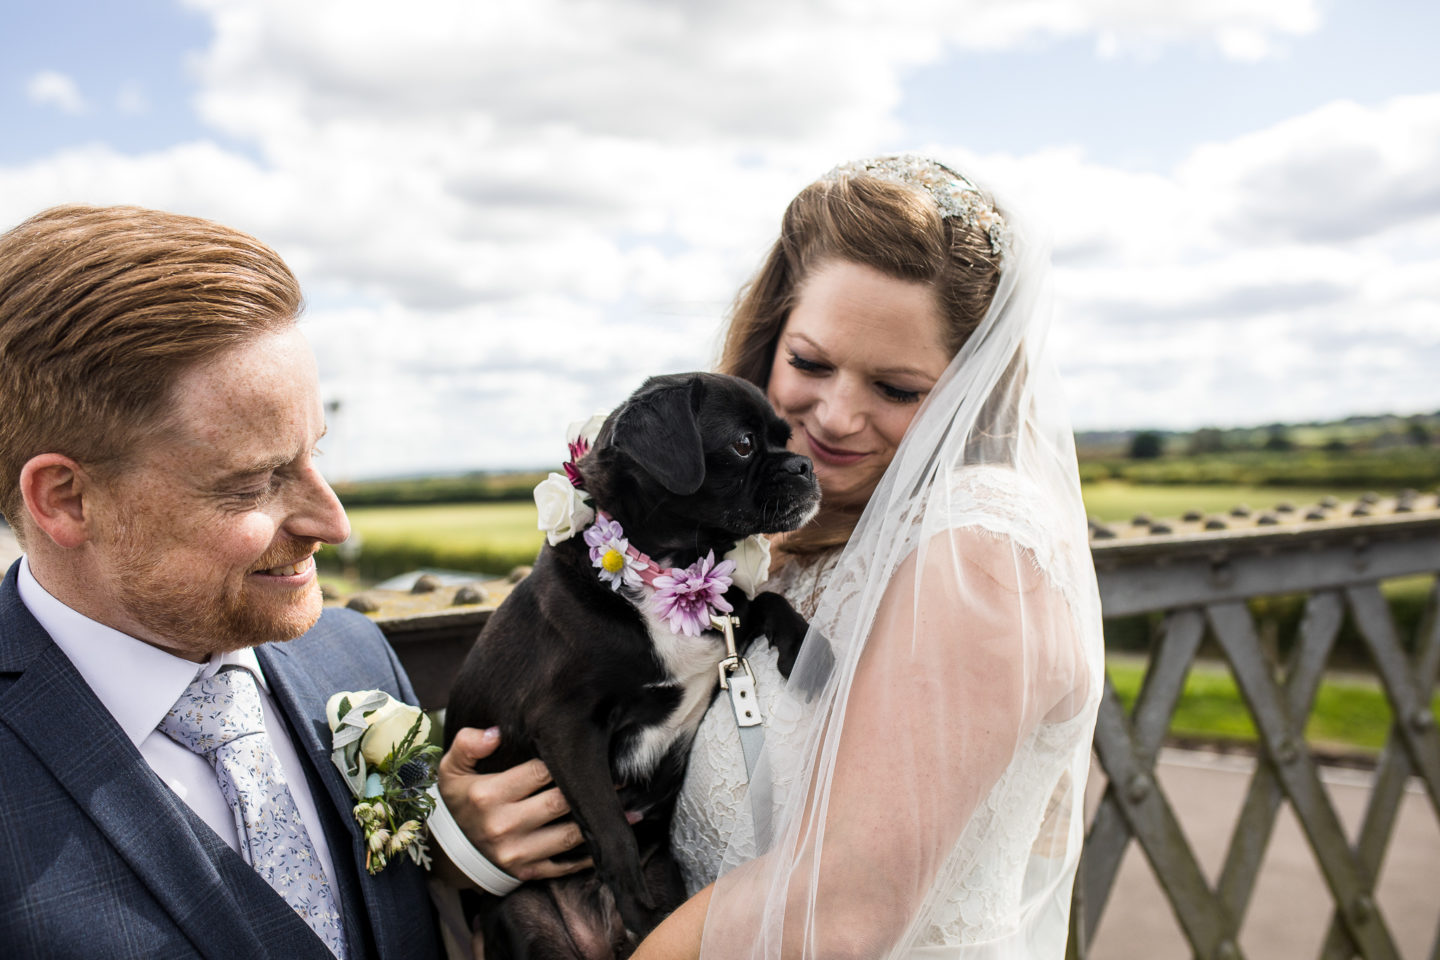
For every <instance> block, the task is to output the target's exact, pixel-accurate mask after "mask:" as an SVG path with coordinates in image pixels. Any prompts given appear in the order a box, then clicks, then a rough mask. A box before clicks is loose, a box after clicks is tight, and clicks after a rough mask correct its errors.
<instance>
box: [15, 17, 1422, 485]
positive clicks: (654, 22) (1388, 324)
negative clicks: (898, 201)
mask: <svg viewBox="0 0 1440 960" xmlns="http://www.w3.org/2000/svg"><path fill="white" fill-rule="evenodd" d="M402 6H403V8H404V9H403V13H402V12H401V7H402ZM0 12H3V15H4V16H3V22H4V23H5V29H4V31H3V33H0V122H3V127H0V129H3V131H4V135H3V136H0V229H5V228H8V227H9V226H11V225H13V224H15V223H17V222H19V221H20V220H22V219H24V218H25V217H26V216H28V215H30V214H32V213H34V212H35V211H37V210H39V209H42V208H44V207H46V206H49V205H51V204H54V203H59V202H62V201H77V200H79V201H88V202H100V203H122V202H123V203H139V204H143V205H148V206H156V207H163V208H167V209H172V210H177V211H181V212H186V213H193V214H197V215H201V216H206V217H212V218H215V219H218V220H222V221H224V222H227V223H230V224H232V225H235V226H238V227H240V228H242V229H245V230H248V231H250V232H252V233H254V234H256V235H257V236H259V237H261V238H262V239H264V240H266V241H268V242H269V243H271V244H272V245H274V246H275V247H276V248H277V249H278V250H279V251H280V252H281V253H282V254H283V255H284V256H285V257H286V258H287V259H288V260H289V261H290V263H291V264H292V266H294V267H295V269H296V271H297V272H298V274H299V275H300V278H301V281H302V283H303V284H304V286H305V289H306V291H307V296H308V301H309V308H308V311H307V314H306V320H305V329H306V330H307V331H308V333H309V335H310V337H311V339H312V342H313V343H314V344H315V347H316V351H317V353H318V355H319V358H320V365H321V378H322V381H323V383H322V386H323V390H324V393H325V395H326V397H327V398H328V399H333V400H337V401H339V402H340V404H341V406H340V410H339V412H338V413H337V414H336V416H335V417H334V422H333V440H332V441H330V447H329V451H328V452H329V455H330V457H331V459H330V461H329V470H330V472H331V474H332V476H333V477H335V478H337V479H345V478H358V477H367V476H379V475H389V474H401V473H413V472H423V471H430V470H454V469H470V468H503V467H513V466H539V465H545V464H551V463H554V462H557V461H558V460H559V459H561V458H562V455H563V453H564V442H563V441H564V436H563V432H564V425H565V423H566V422H567V421H569V420H572V419H577V418H580V417H582V416H584V415H587V414H588V413H590V412H592V411H594V410H598V409H604V408H606V407H608V406H610V405H611V404H613V403H614V402H615V401H617V400H618V399H620V398H621V397H623V396H624V395H625V394H626V393H628V392H629V391H630V390H631V389H633V388H634V387H635V386H636V385H638V383H639V382H640V381H641V380H642V379H643V378H644V377H645V376H646V375H647V374H649V373H656V372H663V371H673V370H681V369H694V368H701V367H706V366H708V365H710V364H711V363H712V361H713V359H714V355H715V352H716V346H717V335H718V331H719V329H720V324H721V320H722V318H723V316H724V314H725V311H726V308H727V306H728V305H729V303H730V301H731V299H732V297H733V295H734V292H735V290H736V288H737V287H738V286H739V285H740V284H741V283H743V282H744V280H745V279H746V277H747V276H748V275H749V274H750V273H751V271H752V270H753V269H754V268H755V266H756V265H757V264H758V262H759V260H760V258H761V256H762V254H763V252H764V250H765V249H766V247H767V246H768V245H769V243H770V242H771V240H772V239H773V233H774V230H775V229H776V226H777V223H778V218H779V214H780V211H781V210H782V209H783V208H784V205H785V203H786V202H787V201H788V199H789V198H790V196H791V195H793V194H794V192H795V191H796V190H797V189H798V188H800V187H801V186H803V185H804V184H805V183H807V182H808V181H810V180H812V179H814V178H815V177H816V176H818V175H819V174H821V173H823V172H824V171H825V170H826V169H828V168H829V167H830V166H832V165H833V164H834V163H835V162H837V161H838V160H841V159H846V158H851V157H856V156H863V155H868V154H874V153H879V152H893V151H897V150H907V149H913V150H919V151H922V152H927V153H931V154H934V155H936V156H938V157H940V158H943V159H946V160H948V161H949V162H951V163H952V164H954V165H957V166H959V167H961V168H962V169H965V170H967V171H972V172H974V173H975V174H976V175H977V179H982V180H984V181H986V182H988V183H990V184H992V185H994V186H995V187H996V188H997V190H998V191H999V192H1000V193H1001V195H1002V196H1003V197H1005V198H1007V199H1008V200H1009V201H1010V202H1011V204H1012V205H1014V206H1016V207H1019V208H1023V209H1024V210H1025V211H1026V212H1027V213H1028V214H1029V219H1031V220H1038V221H1041V222H1043V223H1044V224H1045V225H1046V227H1047V228H1048V231H1049V233H1050V235H1051V237H1052V242H1053V245H1054V250H1055V259H1056V266H1057V272H1056V287H1057V305H1056V310H1057V314H1056V325H1055V335H1056V336H1057V337H1058V338H1060V339H1061V341H1062V346H1063V348H1064V356H1065V372H1066V374H1067V382H1068V389H1069V392H1070V395H1071V400H1072V404H1073V410H1074V419H1075V423H1076V426H1077V428H1081V429H1101V428H1119V427H1140V426H1162V427H1194V426H1201V425H1207V424H1216V425H1244V424H1258V423H1266V422H1270V421H1275V420H1287V421H1295V420H1309V419H1321V418H1331V417H1338V416H1345V415H1349V414H1353V413H1376V412H1398V413H1413V412H1420V411H1434V410H1437V409H1440V67H1437V66H1436V63H1437V58H1436V56H1435V48H1436V45H1437V42H1440V4H1436V3H1434V2H1433V0H1363V2H1362V0H1267V2H1265V3H1255V2H1252V0H1165V2H1161V0H887V2H878V0H786V2H776V0H703V2H702V0H484V2H474V0H421V2H414V3H410V4H405V5H400V4H395V3H391V2H387V3H372V2H368V0H304V2H297V0H183V2H182V0H129V2H127V3H125V4H115V3H109V2H104V0H89V2H79V0H46V2H44V3H41V2H29V0H0Z"/></svg>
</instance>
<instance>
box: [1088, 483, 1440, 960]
mask: <svg viewBox="0 0 1440 960" xmlns="http://www.w3.org/2000/svg"><path fill="white" fill-rule="evenodd" d="M1361 512H1366V511H1364V510H1362V511H1361ZM1094 556H1095V561H1096V568H1097V572H1098V574H1099V580H1100V594H1101V602H1102V607H1103V610H1104V614H1105V617H1106V619H1107V621H1108V620H1111V619H1113V618H1119V617H1127V616H1134V615H1139V614H1150V615H1158V616H1160V617H1161V621H1160V626H1159V629H1158V631H1157V633H1156V636H1155V639H1154V642H1153V644H1152V648H1151V655H1150V661H1149V664H1148V667H1147V669H1146V672H1145V678H1144V681H1143V683H1142V686H1141V689H1140V692H1139V694H1138V696H1137V697H1136V700H1135V703H1134V706H1133V709H1132V710H1130V711H1129V712H1128V713H1127V711H1126V710H1125V708H1124V706H1123V705H1122V704H1121V701H1120V699H1119V697H1118V696H1117V695H1116V691H1115V689H1114V687H1113V686H1112V685H1111V684H1110V683H1109V682H1108V680H1107V682H1106V687H1105V695H1104V699H1103V701H1102V703H1101V706H1100V716H1099V719H1098V722H1097V724H1096V730H1095V754H1096V757H1097V758H1098V760H1099V763H1100V766H1101V768H1102V769H1103V770H1104V772H1105V774H1106V777H1107V779H1108V784H1107V786H1106V789H1105V793H1104V796H1103V798H1102V799H1101V801H1100V804H1099V807H1098V809H1097V810H1096V811H1095V815H1094V817H1093V819H1092V820H1091V823H1090V827H1089V831H1088V833H1087V835H1086V840H1085V851H1084V855H1083V857H1082V859H1081V864H1080V870H1079V875H1078V877H1077V882H1076V886H1075V894H1074V904H1073V909H1072V911H1071V936H1070V946H1069V955H1070V957H1072V958H1075V960H1084V958H1085V957H1087V956H1088V955H1089V947H1090V934H1091V932H1092V931H1094V930H1095V929H1096V925H1097V923H1098V922H1099V920H1100V918H1101V915H1102V914H1103V912H1104V910H1105V907H1106V903H1107V901H1108V899H1109V895H1110V892H1111V890H1112V888H1113V886H1114V883H1115V879H1116V875H1117V873H1118V872H1119V869H1120V863H1121V859H1122V857H1123V855H1124V853H1125V851H1126V848H1127V847H1128V845H1129V844H1130V842H1131V841H1132V840H1133V841H1135V842H1136V843H1137V844H1138V845H1139V847H1140V850H1141V851H1142V852H1143V853H1144V856H1145V858H1146V860H1147V861H1148V862H1149V864H1150V866H1151V868H1152V869H1153V871H1154V873H1155V877H1156V879H1157V881H1158V883H1159V885H1160V887H1161V889H1162V890H1163V891H1164V894H1165V896H1166V898H1167V899H1168V901H1169V903H1170V906H1171V907H1172V908H1173V910H1174V912H1175V916H1176V919H1177V920H1178V921H1179V925H1180V929H1181V931H1182V932H1183V934H1184V936H1185V938H1186V939H1187V940H1188V942H1189V944H1190V947H1191V949H1192V950H1193V952H1194V955H1195V956H1196V957H1198V958H1214V960H1230V958H1238V957H1241V956H1243V953H1242V950H1241V947H1240V941H1239V932H1240V928H1241V925H1242V923H1243V922H1244V920H1245V915H1246V910H1247V908H1248V907H1249V904H1250V899H1251V895H1252V893H1253V892H1254V890H1255V885H1256V880H1257V877H1258V872H1259V869H1260V864H1261V862H1262V860H1263V859H1264V856H1265V852H1266V849H1267V847H1268V845H1269V842H1270V839H1271V835H1272V832H1273V830H1274V828H1275V824H1276V820H1277V817H1278V815H1279V813H1280V810H1281V807H1282V805H1283V804H1288V805H1289V806H1290V808H1291V809H1292V810H1293V811H1294V813H1295V815H1296V817H1297V819H1298V821H1299V824H1300V826H1301V830H1302V833H1303V835H1304V837H1305V840H1306V842H1307V843H1308V845H1309V847H1310V850H1311V851H1312V852H1313V854H1314V857H1315V861H1316V863H1317V865H1318V866H1319V869H1320V873H1321V875H1322V876H1323V878H1324V881H1325V884H1326V886H1327V887H1328V889H1329V892H1330V894H1331V896H1332V897H1333V900H1334V905H1333V914H1332V917H1331V920H1330V923H1329V929H1328V931H1327V933H1326V936H1325V938H1324V942H1323V945H1322V947H1321V950H1320V954H1319V956H1320V957H1322V958H1325V960H1342V958H1349V957H1353V956H1361V957H1365V958H1367V960H1381V958H1393V957H1397V956H1398V954H1397V950H1396V946H1395V941H1394V938H1393V936H1392V934H1391V930H1390V928H1389V926H1388V925H1387V923H1386V920H1385V917H1384V916H1383V914H1382V913H1381V912H1380V910H1379V909H1378V908H1377V906H1376V899H1375V882H1376V877H1377V875H1378V873H1379V870H1380V866H1381V863H1382V861H1383V858H1384V856H1385V852H1386V848H1387V846H1388V844H1389V840H1390V836H1391V833H1392V830H1393V829H1394V825H1395V822H1396V815H1397V811H1398V810H1399V807H1400V802H1401V798H1402V794H1403V792H1404V790H1405V788H1406V785H1407V782H1409V781H1410V780H1411V778H1412V777H1414V778H1418V779H1419V781H1420V782H1421V783H1422V784H1423V789H1424V792H1425V793H1426V795H1427V796H1428V800H1429V805H1430V807H1431V809H1432V810H1433V811H1434V812H1435V814H1436V815H1437V816H1440V738H1437V732H1436V723H1435V717H1434V714H1433V713H1432V712H1431V710H1430V707H1429V704H1430V702H1431V696H1432V691H1433V690H1434V687H1435V682H1436V673H1437V669H1440V618H1437V597H1440V592H1437V588H1436V585H1435V583H1434V582H1433V581H1434V575H1435V574H1436V572H1437V571H1440V516H1437V515H1436V513H1435V511H1434V510H1433V509H1431V510H1426V511H1423V512H1420V513H1416V512H1414V511H1413V510H1407V511H1406V512H1401V513H1391V514H1389V515H1388V516H1370V517H1362V518H1358V519H1347V520H1346V521H1343V522H1320V523H1315V524H1309V525H1307V524H1287V525H1285V526H1284V527H1269V528H1265V527H1257V528H1254V529H1253V530H1250V531H1246V532H1231V531H1226V532H1215V533H1203V532H1201V533H1195V534H1189V535H1183V536H1173V535H1171V536H1158V537H1156V536H1150V537H1143V538H1140V539H1136V540H1131V541H1126V540H1111V541H1108V542H1096V543H1095V544H1094ZM1416 575H1424V576H1429V577H1430V578H1431V583H1430V588H1429V589H1430V592H1429V600H1428V603H1427V605H1426V610H1425V613H1424V615H1423V617H1422V618H1421V620H1420V623H1419V626H1418V629H1417V631H1416V634H1415V636H1414V637H1413V638H1412V639H1413V643H1412V644H1410V647H1411V650H1413V654H1411V653H1407V651H1406V645H1405V644H1404V643H1403V642H1402V638H1401V635H1400V633H1399V631H1397V628H1396V624H1395V621H1394V619H1393V617H1392V614H1391V610H1390V606H1389V604H1388V603H1387V601H1386V598H1385V596H1384V595H1383V594H1382V592H1381V589H1380V584H1381V582H1382V581H1385V580H1388V579H1391V578H1396V577H1405V576H1416ZM1292 594H1303V595H1304V597H1305V599H1304V604H1305V606H1304V615H1303V617H1302V618H1301V620H1300V623H1299V626H1298V630H1297V633H1298V636H1296V637H1295V638H1294V643H1293V645H1292V646H1291V648H1290V653H1289V656H1288V657H1287V658H1286V662H1285V663H1284V664H1283V665H1279V664H1275V663H1274V662H1272V658H1271V657H1269V656H1267V654H1266V653H1265V645H1264V644H1262V642H1261V636H1260V631H1259V630H1257V625H1256V622H1255V619H1254V618H1253V617H1252V614H1251V608H1250V605H1249V601H1251V600H1253V599H1254V598H1258V597H1268V596H1274V595H1292ZM1347 613H1348V616H1349V620H1350V622H1351V623H1352V624H1353V625H1354V628H1355V631H1356V633H1358V635H1359V639H1360V643H1361V645H1362V646H1363V647H1364V649H1365V651H1366V652H1367V653H1368V655H1369V658H1370V659H1371V660H1373V663H1374V668H1375V672H1376V673H1377V675H1378V677H1379V679H1380V683H1381V686H1382V687H1383V689H1384V692H1385V696H1386V698H1387V700H1388V702H1389V706H1390V709H1391V714H1392V718H1393V722H1392V725H1391V729H1390V733H1389V738H1388V742H1387V743H1386V745H1385V747H1384V750H1383V752H1382V753H1381V754H1380V756H1379V759H1378V762H1377V764H1376V767H1375V770H1374V775H1373V781H1372V784H1371V790H1370V792H1369V800H1368V806H1367V808H1366V811H1365V815H1364V820H1363V824H1362V826H1361V828H1360V831H1359V836H1358V839H1357V840H1356V842H1355V843H1354V844H1353V845H1352V844H1351V843H1350V841H1349V840H1348V839H1347V837H1346V835H1345V832H1344V830H1343V828H1342V826H1341V823H1340V819H1339V817H1338V816H1337V815H1336V812H1335V808H1334V807H1333V806H1332V805H1331V802H1330V799H1329V795H1328V794H1327V793H1326V791H1325V789H1324V788H1323V787H1322V786H1321V783H1320V777H1319V772H1318V769H1317V764H1316V760H1315V757H1314V756H1313V755H1312V753H1311V750H1310V748H1309V747H1308V745H1307V743H1306V740H1305V737H1304V730H1305V726H1306V721H1307V719H1308V717H1309V715H1310V713H1311V709H1312V707H1313V705H1314V702H1315V697H1316V693H1317V691H1318V689H1319V686H1320V681H1321V676H1322V673H1323V671H1324V669H1325V667H1326V665H1327V663H1328V662H1329V660H1330V657H1331V654H1332V652H1333V650H1334V647H1335V642H1336V638H1337V637H1338V636H1339V635H1340V632H1341V627H1342V623H1343V622H1344V621H1345V619H1346V615H1347ZM1207 635H1208V636H1209V637H1211V638H1213V640H1214V642H1215V644H1216V645H1217V646H1218V648H1219V649H1220V651H1222V653H1223V655H1224V657H1225V659H1226V660H1227V661H1228V662H1229V666H1230V669H1231V670H1232V672H1233V674H1234V677H1235V681H1236V685H1237V686H1238V688H1239V690H1240V693H1241V696H1242V697H1243V699H1244V702H1245V705H1246V708H1247V709H1248V711H1249V713H1250V715H1251V718H1252V719H1253V721H1254V726H1255V728H1256V731H1257V733H1258V735H1259V744H1260V750H1259V762H1258V763H1257V765H1256V768H1255V772H1254V774H1253V777H1252V779H1251V781H1250V785H1249V790H1248V792H1247V794H1246V796H1245V800H1244V803H1243V805H1242V807H1241V810H1240V814H1239V817H1238V820H1237V822H1236V824H1235V828H1234V832H1233V834H1232V836H1231V839H1230V843H1229V847H1228V850H1227V852H1226V855H1225V859H1224V865H1223V868H1222V869H1221V871H1220V874H1219V878H1218V882H1216V883H1215V884H1213V885H1212V884H1211V883H1210V882H1209V881H1208V880H1207V879H1206V876H1205V874H1204V873H1203V872H1202V870H1201V869H1200V866H1199V863H1198V861H1197V859H1196V856H1195V852H1194V848H1193V846H1192V844H1191V842H1190V840H1189V839H1188V838H1187V835H1186V831H1185V826H1184V824H1183V823H1182V822H1181V821H1180V820H1179V818H1177V816H1176V814H1175V810H1174V808H1173V806H1172V805H1171V803H1170V801H1169V799H1168V798H1167V797H1166V795H1165V792H1164V790H1163V789H1162V788H1161V786H1160V784H1159V783H1158V781H1157V779H1156V776H1155V764H1156V759H1157V756H1158V754H1159V751H1160V747H1161V745H1162V744H1163V742H1164V740H1165V737H1166V734H1167V731H1168V730H1169V728H1170V723H1171V718H1172V716H1173V714H1174V711H1175V707H1176V705H1177V703H1178V702H1179V699H1180V696H1181V693H1182V691H1183V688H1184V685H1185V680H1186V677H1187V675H1188V673H1189V671H1190V668H1191V666H1192V665H1193V664H1194V663H1195V661H1196V655H1197V652H1198V651H1199V649H1200V644H1201V642H1202V640H1203V639H1204V638H1205V637H1206V636H1207ZM1435 887H1436V891H1437V893H1436V895H1437V896H1440V867H1437V872H1436V883H1435ZM1430 956H1431V957H1432V958H1436V957H1440V934H1437V937H1436V941H1435V944H1434V946H1433V947H1432V950H1431V952H1430Z"/></svg>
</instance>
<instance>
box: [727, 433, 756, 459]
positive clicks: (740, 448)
mask: <svg viewBox="0 0 1440 960" xmlns="http://www.w3.org/2000/svg"><path fill="white" fill-rule="evenodd" d="M730 449H731V450H734V451H735V452H736V453H737V454H739V455H740V456H742V457H748V456H750V454H751V453H753V452H754V451H755V438H754V437H752V436H751V435H750V434H748V433H747V434H745V436H743V437H741V438H740V439H739V440H736V441H735V442H734V443H732V444H730Z"/></svg>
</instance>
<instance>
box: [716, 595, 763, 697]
mask: <svg viewBox="0 0 1440 960" xmlns="http://www.w3.org/2000/svg"><path fill="white" fill-rule="evenodd" d="M739 625H740V618H739V617H732V616H729V615H728V614H726V615H720V614H713V613H712V614H711V615H710V626H711V627H713V628H715V629H716V630H719V631H720V632H721V633H723V634H724V635H725V659H724V660H721V661H720V662H719V663H718V664H716V665H715V667H716V669H717V670H719V671H720V689H721V690H729V689H730V675H731V674H732V673H734V672H735V671H736V670H739V669H741V668H742V667H743V668H744V670H745V673H746V674H747V675H748V676H749V678H750V682H751V683H754V682H755V674H754V673H753V672H752V671H751V670H750V661H748V660H746V659H745V658H744V657H742V656H740V654H739V653H737V652H736V650H735V628H736V627H738V626H739Z"/></svg>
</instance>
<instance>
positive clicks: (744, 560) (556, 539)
mask: <svg viewBox="0 0 1440 960" xmlns="http://www.w3.org/2000/svg"><path fill="white" fill-rule="evenodd" d="M604 422H605V415H604V414H597V415H596V416H593V417H591V418H590V419H589V420H587V421H585V422H583V423H573V424H571V425H570V428H569V430H568V431H567V437H566V439H567V441H568V444H569V448H570V459H569V460H568V461H567V462H566V463H565V464H564V469H565V473H564V474H563V475H562V474H558V473H552V474H550V475H549V476H548V477H546V478H545V479H544V480H543V481H541V482H540V484H539V485H538V486H536V487H535V506H536V507H537V509H538V510H539V528H540V529H541V530H543V531H544V532H545V536H546V538H547V539H548V540H549V541H550V544H551V545H552V546H554V545H555V544H558V543H560V542H561V541H562V540H568V539H570V538H571V537H573V536H575V534H576V533H579V532H580V531H582V530H583V531H584V532H585V543H586V544H587V545H588V546H589V547H590V562H591V563H592V564H594V566H595V568H596V570H598V571H599V576H600V579H601V580H603V581H605V582H606V583H608V584H609V585H610V589H611V590H615V591H617V592H618V591H619V590H620V588H621V587H630V588H632V589H637V590H649V591H654V592H653V593H652V594H651V597H650V603H651V607H652V609H653V610H654V612H655V614H656V616H658V617H660V618H662V619H663V620H665V621H666V623H668V624H669V626H670V629H671V630H673V631H674V632H675V633H683V634H685V635H686V636H691V637H698V636H700V634H701V633H702V632H703V631H705V630H708V629H710V617H711V616H713V615H718V614H721V613H729V612H730V611H731V610H733V609H734V608H733V607H732V606H731V605H730V604H729V602H727V601H726V600H725V591H726V590H728V589H730V587H731V585H732V584H733V585H734V586H738V587H739V588H740V589H741V590H743V591H744V592H745V595H746V596H748V597H752V598H753V597H754V596H755V594H756V593H757V592H758V591H759V589H760V585H761V584H763V583H764V582H765V580H766V579H768V577H769V575H770V541H769V540H767V539H765V537H763V536H761V535H759V534H755V535H754V536H751V537H747V538H746V539H744V540H742V541H740V543H738V544H736V545H735V547H734V549H732V550H730V551H729V552H728V553H726V554H725V556H724V557H723V558H722V559H721V561H720V562H719V563H716V562H715V551H713V550H712V551H710V552H709V553H708V554H707V555H705V556H703V557H701V558H700V559H699V560H696V561H695V562H694V563H692V564H690V566H688V567H684V568H681V567H669V568H662V567H661V566H660V565H659V564H658V563H656V562H655V561H654V560H652V559H651V558H650V557H648V556H646V555H645V554H643V553H641V552H640V551H639V550H637V549H636V548H635V547H633V546H631V545H630V541H629V540H628V539H627V538H626V536H625V531H624V529H623V528H622V527H621V526H620V523H619V521H617V520H615V519H613V518H611V517H610V516H608V515H606V514H605V513H604V512H603V511H601V512H600V513H598V514H597V513H596V511H595V508H594V507H593V506H591V504H590V498H589V497H588V496H587V495H586V494H585V493H584V492H583V491H584V488H585V480H584V477H582V476H581V475H580V469H579V467H577V466H576V463H577V461H579V460H580V458H581V457H583V456H584V455H585V454H586V453H588V452H589V450H590V445H591V444H592V443H593V442H594V439H595V437H596V436H597V435H598V434H599V432H600V425H601V424H602V423H604ZM592 521H593V525H592Z"/></svg>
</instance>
